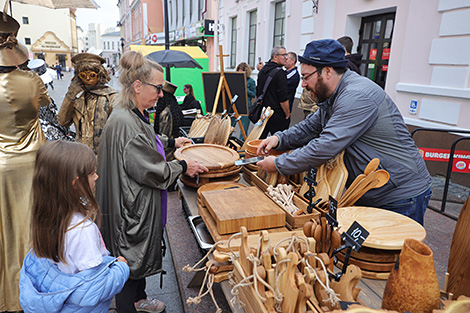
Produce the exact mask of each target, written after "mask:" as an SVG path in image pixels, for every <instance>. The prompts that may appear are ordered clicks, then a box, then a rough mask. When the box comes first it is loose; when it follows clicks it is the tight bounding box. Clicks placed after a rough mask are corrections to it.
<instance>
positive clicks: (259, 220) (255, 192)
mask: <svg viewBox="0 0 470 313" xmlns="http://www.w3.org/2000/svg"><path fill="white" fill-rule="evenodd" d="M201 199H202V201H203V203H204V205H205V207H206V208H207V209H208V210H209V212H210V213H211V215H212V217H213V218H214V220H215V222H216V224H217V231H218V232H219V233H220V234H222V235H224V234H231V233H236V232H239V231H240V227H241V226H245V227H246V229H247V230H248V231H251V230H258V229H268V228H274V227H281V226H284V225H285V223H286V214H285V212H284V210H282V209H281V208H280V207H279V206H278V205H277V204H276V203H274V202H273V201H272V200H271V199H269V198H268V196H267V195H265V194H264V193H263V192H262V191H261V190H259V189H258V188H257V187H247V188H237V189H227V190H211V191H203V192H201Z"/></svg>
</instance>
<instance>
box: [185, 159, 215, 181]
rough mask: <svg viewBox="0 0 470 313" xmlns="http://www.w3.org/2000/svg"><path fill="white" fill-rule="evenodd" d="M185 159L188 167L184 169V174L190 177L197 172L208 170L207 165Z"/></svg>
mask: <svg viewBox="0 0 470 313" xmlns="http://www.w3.org/2000/svg"><path fill="white" fill-rule="evenodd" d="M185 161H186V164H187V165H188V168H187V169H186V172H185V174H186V175H188V176H190V177H194V176H196V175H197V174H199V173H205V172H208V171H209V169H208V168H207V167H205V166H204V165H201V164H199V163H197V161H194V160H185Z"/></svg>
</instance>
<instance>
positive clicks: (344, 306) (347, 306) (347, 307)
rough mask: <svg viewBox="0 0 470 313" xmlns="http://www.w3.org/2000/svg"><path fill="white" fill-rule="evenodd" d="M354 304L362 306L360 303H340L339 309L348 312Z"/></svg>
mask: <svg viewBox="0 0 470 313" xmlns="http://www.w3.org/2000/svg"><path fill="white" fill-rule="evenodd" d="M353 304H359V305H361V303H360V302H349V301H339V307H340V308H341V310H347V309H349V307H350V306H351V305H353Z"/></svg>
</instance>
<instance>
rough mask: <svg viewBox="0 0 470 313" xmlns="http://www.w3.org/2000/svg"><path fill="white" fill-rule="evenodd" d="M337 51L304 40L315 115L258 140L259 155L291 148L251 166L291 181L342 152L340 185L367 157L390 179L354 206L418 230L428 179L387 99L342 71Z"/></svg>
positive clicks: (335, 46) (305, 74) (329, 44)
mask: <svg viewBox="0 0 470 313" xmlns="http://www.w3.org/2000/svg"><path fill="white" fill-rule="evenodd" d="M344 54H345V53H344V48H343V46H342V45H341V44H340V43H339V42H338V41H336V40H332V39H323V40H316V41H312V42H310V43H309V44H307V46H306V47H305V52H304V54H303V56H299V61H300V63H301V74H302V87H304V88H306V89H307V90H308V91H310V93H311V95H312V97H313V98H314V100H316V101H317V102H318V106H319V109H318V111H317V112H315V113H314V114H310V115H309V116H308V117H307V118H306V119H305V120H304V121H302V122H300V123H299V124H297V125H295V126H293V127H291V128H289V129H287V130H285V131H282V132H276V133H275V134H274V135H273V136H271V137H269V138H267V139H265V140H264V141H263V142H262V143H261V144H260V145H259V148H258V153H259V154H267V153H269V151H270V150H271V149H275V150H280V151H283V150H293V151H292V152H291V153H290V154H283V155H281V156H279V157H277V158H274V157H267V158H265V159H264V160H263V161H260V162H258V163H257V165H259V166H260V167H262V168H263V169H264V170H266V171H268V172H275V171H278V172H279V173H281V174H282V175H291V174H295V173H300V172H303V171H306V170H308V169H309V168H310V167H311V166H313V167H319V166H320V165H322V164H323V163H325V162H327V161H328V160H330V159H331V158H333V157H334V156H335V155H337V154H338V153H340V152H341V151H343V150H346V151H345V154H344V164H345V165H346V168H347V169H348V172H349V176H348V181H347V185H348V186H349V185H350V184H351V183H352V181H353V180H354V179H355V178H356V177H357V176H358V175H359V174H362V173H363V172H364V169H365V167H366V166H367V164H368V163H369V162H370V161H371V160H372V159H373V158H378V159H380V168H381V169H384V170H386V171H388V172H389V173H390V180H389V181H388V182H387V183H386V184H385V185H384V186H383V187H381V188H377V189H371V190H370V191H368V192H367V193H366V194H364V196H362V197H361V198H360V199H359V201H357V202H356V205H362V206H372V207H378V208H383V209H387V210H391V211H395V212H398V213H401V214H403V215H406V216H409V217H411V218H412V219H414V220H416V221H417V222H419V223H420V224H423V219H424V212H425V210H426V207H427V204H428V201H429V198H430V196H431V177H430V176H429V172H428V170H427V169H426V165H425V163H424V161H423V158H422V157H421V156H420V154H419V152H418V148H417V147H416V145H415V143H414V141H413V139H412V137H411V135H410V133H409V132H408V129H407V128H406V125H405V122H404V120H403V117H402V116H401V114H400V112H399V110H398V108H397V106H396V105H395V103H394V102H393V101H392V99H391V98H390V97H389V96H388V95H387V94H386V93H385V91H384V90H383V89H382V88H380V87H379V86H378V85H377V84H376V83H374V82H373V81H371V80H370V79H368V78H366V77H363V76H360V75H358V74H357V73H355V72H352V71H350V70H349V69H347V68H346V67H347V65H348V61H347V60H346V59H345V56H344Z"/></svg>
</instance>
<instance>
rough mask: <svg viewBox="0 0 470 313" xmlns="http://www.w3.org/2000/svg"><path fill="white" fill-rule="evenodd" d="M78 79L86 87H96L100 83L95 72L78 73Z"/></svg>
mask: <svg viewBox="0 0 470 313" xmlns="http://www.w3.org/2000/svg"><path fill="white" fill-rule="evenodd" d="M78 77H79V78H80V79H81V80H82V82H83V83H84V84H85V85H96V84H97V83H98V74H97V73H96V72H94V71H83V72H80V73H78Z"/></svg>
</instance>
